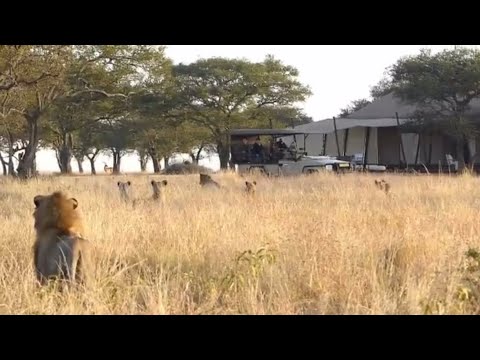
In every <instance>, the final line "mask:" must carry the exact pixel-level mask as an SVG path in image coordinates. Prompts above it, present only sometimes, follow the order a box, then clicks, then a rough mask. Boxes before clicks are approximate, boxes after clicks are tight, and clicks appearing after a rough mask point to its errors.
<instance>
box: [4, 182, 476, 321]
mask: <svg viewBox="0 0 480 360" xmlns="http://www.w3.org/2000/svg"><path fill="white" fill-rule="evenodd" d="M213 177H214V179H215V180H217V181H218V182H219V183H220V184H221V185H223V189H221V190H214V189H212V190H206V189H201V188H200V186H199V185H198V175H188V176H163V177H162V176H153V175H152V176H147V175H143V176H140V175H139V176H117V177H115V176H96V177H91V176H85V177H50V178H44V179H39V180H32V181H30V182H28V183H21V182H16V181H12V180H7V179H6V178H0V259H1V261H0V313H1V314H446V313H447V314H469V313H478V312H479V302H478V300H477V299H478V298H479V296H478V293H479V289H480V286H479V285H478V279H480V276H479V275H478V268H479V266H478V265H479V264H478V260H480V257H479V256H478V255H477V254H476V252H475V249H477V248H480V237H479V234H480V222H479V221H478V213H479V211H478V209H479V208H480V187H479V186H478V184H479V180H478V178H475V177H471V176H459V177H453V176H452V177H450V176H438V175H431V176H400V175H386V176H384V178H385V179H386V180H387V181H389V182H390V183H391V186H392V188H391V193H390V194H389V195H385V194H384V193H382V192H381V191H379V190H378V189H377V188H376V187H375V185H374V178H375V176H374V175H354V174H348V175H344V176H339V177H338V176H335V175H328V174H321V175H312V176H308V177H298V178H275V179H267V178H262V177H256V178H254V180H256V181H257V183H258V186H257V196H256V197H255V198H249V197H246V196H245V195H244V193H243V190H244V181H245V179H244V178H241V177H239V176H237V175H234V174H229V173H226V174H218V175H214V176H213ZM126 179H129V180H131V181H132V183H133V190H134V192H133V194H132V195H133V197H134V198H137V199H147V198H149V197H150V196H151V189H150V185H149V182H150V180H151V179H167V180H168V182H169V184H168V192H167V203H166V204H165V205H164V206H162V205H161V204H159V203H150V202H148V201H147V202H143V203H140V204H139V205H136V206H132V205H128V204H124V203H122V202H121V201H120V198H119V194H118V190H117V188H116V182H117V181H118V180H126ZM252 179H253V178H249V180H252ZM55 190H62V191H65V192H66V193H67V194H68V195H70V196H74V197H76V198H77V199H78V201H79V210H80V211H81V213H82V216H83V219H84V223H85V228H86V233H85V236H86V237H87V238H89V239H90V240H91V242H92V243H93V245H94V250H95V258H94V261H95V265H96V270H95V279H94V283H93V285H92V286H91V287H90V288H89V289H86V290H85V291H80V292H72V293H68V294H58V293H56V292H54V291H52V290H51V289H46V288H45V289H40V290H39V289H37V288H36V286H35V282H34V276H33V268H32V254H31V247H32V244H33V241H34V232H33V218H32V212H33V201H32V199H33V197H34V196H35V195H37V194H46V193H51V192H53V191H55ZM467 252H469V253H468V255H467V254H466V253H467Z"/></svg>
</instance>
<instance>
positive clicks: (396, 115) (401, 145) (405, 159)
mask: <svg viewBox="0 0 480 360" xmlns="http://www.w3.org/2000/svg"><path fill="white" fill-rule="evenodd" d="M395 117H396V118H397V129H398V137H399V140H400V150H401V151H402V156H403V162H404V163H405V166H406V167H407V168H408V164H407V158H406V157H405V149H404V148H403V140H402V133H401V131H400V120H399V119H398V112H396V113H395Z"/></svg>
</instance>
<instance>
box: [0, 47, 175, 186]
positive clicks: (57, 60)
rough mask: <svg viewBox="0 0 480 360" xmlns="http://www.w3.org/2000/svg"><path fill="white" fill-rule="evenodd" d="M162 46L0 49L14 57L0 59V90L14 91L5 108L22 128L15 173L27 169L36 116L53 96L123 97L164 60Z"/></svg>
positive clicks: (24, 172)
mask: <svg viewBox="0 0 480 360" xmlns="http://www.w3.org/2000/svg"><path fill="white" fill-rule="evenodd" d="M12 49H14V50H16V51H17V53H15V52H14V51H13V50H12ZM7 50H8V51H7ZM163 51H164V48H163V47H153V46H146V45H145V46H143V45H142V46H137V45H88V46H86V45H83V46H43V45H42V46H29V47H25V48H24V47H23V46H14V47H12V48H8V49H0V52H1V53H6V54H7V55H11V53H13V54H14V55H15V56H13V55H11V58H12V59H14V60H15V61H13V60H12V61H5V62H0V91H8V92H13V93H14V98H15V99H16V103H15V104H14V105H13V106H11V110H13V111H16V112H18V113H20V114H21V115H22V116H23V118H24V120H25V123H26V127H27V133H28V139H27V140H28V141H27V145H26V149H25V153H24V156H23V157H22V158H21V159H20V163H19V167H18V171H19V174H20V175H21V176H23V177H29V176H30V175H31V173H32V170H33V167H34V162H35V154H36V151H37V147H38V144H39V140H40V135H39V125H40V124H39V122H40V119H41V118H42V116H43V115H45V112H46V111H47V110H48V109H49V108H50V107H51V105H52V104H53V103H54V102H55V101H57V100H59V99H62V98H76V97H77V96H83V95H89V96H91V97H92V99H93V100H98V99H99V98H112V97H119V98H123V99H128V96H129V95H131V94H130V88H131V86H132V85H135V84H139V83H141V82H145V79H148V76H149V73H150V72H152V73H155V72H158V68H159V67H160V68H162V67H163V65H164V64H165V63H168V60H167V59H166V58H165V56H164V53H163ZM0 55H2V54H0ZM67 139H68V137H67ZM66 146H68V142H67V144H66Z"/></svg>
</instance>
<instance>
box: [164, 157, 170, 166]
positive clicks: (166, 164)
mask: <svg viewBox="0 0 480 360" xmlns="http://www.w3.org/2000/svg"><path fill="white" fill-rule="evenodd" d="M169 160H170V157H169V156H165V157H164V158H163V161H164V162H165V168H167V167H168V162H169Z"/></svg>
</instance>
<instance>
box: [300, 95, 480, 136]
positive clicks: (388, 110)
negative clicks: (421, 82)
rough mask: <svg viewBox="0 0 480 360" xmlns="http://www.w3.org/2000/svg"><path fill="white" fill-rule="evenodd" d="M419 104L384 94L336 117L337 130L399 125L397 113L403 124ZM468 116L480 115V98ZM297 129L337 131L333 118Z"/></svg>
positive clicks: (325, 132)
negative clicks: (342, 115)
mask: <svg viewBox="0 0 480 360" xmlns="http://www.w3.org/2000/svg"><path fill="white" fill-rule="evenodd" d="M417 109H418V106H415V105H410V104H406V103H405V102H402V100H400V99H399V98H396V97H394V96H393V94H392V93H390V94H388V95H385V96H382V97H380V98H378V99H376V100H374V101H373V102H372V103H371V104H368V105H367V106H365V107H364V108H362V109H360V110H357V111H355V112H354V113H352V114H350V115H348V116H347V117H345V118H340V119H336V125H337V130H343V129H350V128H354V127H391V126H397V125H398V124H397V119H396V116H395V113H398V118H399V122H400V124H401V125H403V124H405V123H407V122H409V121H410V119H411V116H412V115H413V113H414V112H415V111H416V110H417ZM466 114H467V116H470V117H480V98H476V99H473V100H472V101H471V102H470V109H469V110H467V113H466ZM294 129H295V130H299V131H304V132H305V133H316V134H329V133H332V132H334V131H335V127H334V124H333V119H324V120H320V121H315V122H312V123H309V124H304V125H299V126H296V127H295V128H294Z"/></svg>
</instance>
